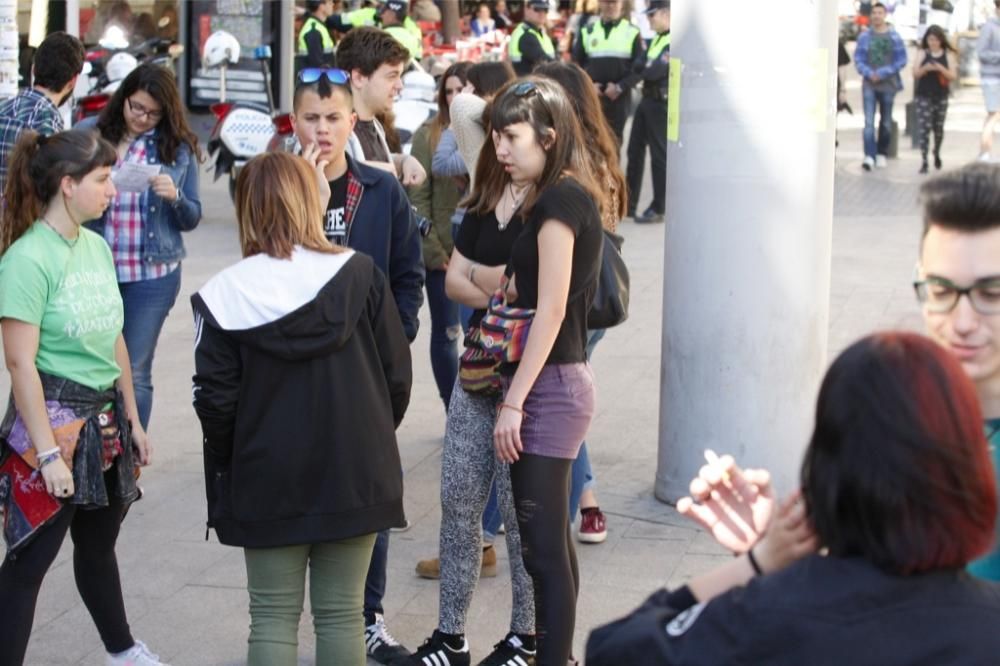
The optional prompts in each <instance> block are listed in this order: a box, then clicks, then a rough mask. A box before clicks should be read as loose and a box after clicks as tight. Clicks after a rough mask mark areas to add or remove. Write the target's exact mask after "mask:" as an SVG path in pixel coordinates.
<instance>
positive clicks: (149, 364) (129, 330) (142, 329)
mask: <svg viewBox="0 0 1000 666" xmlns="http://www.w3.org/2000/svg"><path fill="white" fill-rule="evenodd" d="M118 290H119V291H120V292H121V295H122V301H123V302H124V304H125V327H124V329H123V330H122V335H123V336H124V337H125V346H126V347H128V357H129V362H130V364H131V366H132V385H133V386H134V387H135V402H136V406H137V407H138V408H139V422H140V423H142V427H143V429H145V428H146V427H148V426H149V415H150V413H151V412H152V411H153V354H154V353H155V352H156V341H157V340H159V338H160V331H161V330H162V329H163V322H164V321H166V319H167V314H169V313H170V308H172V307H174V302H175V301H176V300H177V294H178V293H179V292H180V290H181V268H180V266H178V267H177V270H175V271H173V272H172V273H170V274H168V275H165V276H163V277H161V278H156V279H154V280H140V281H139V282H122V283H120V284H119V285H118Z"/></svg>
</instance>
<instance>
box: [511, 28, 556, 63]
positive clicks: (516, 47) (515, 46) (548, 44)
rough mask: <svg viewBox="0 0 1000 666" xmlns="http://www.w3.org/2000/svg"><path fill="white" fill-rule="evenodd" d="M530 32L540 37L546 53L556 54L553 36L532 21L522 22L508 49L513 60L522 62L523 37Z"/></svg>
mask: <svg viewBox="0 0 1000 666" xmlns="http://www.w3.org/2000/svg"><path fill="white" fill-rule="evenodd" d="M528 33H531V34H532V35H534V36H535V37H537V38H538V43H539V44H541V45H542V51H544V52H545V55H547V56H555V54H556V47H555V46H554V45H553V44H552V38H551V37H549V36H548V35H547V34H545V33H544V32H542V31H541V30H539V29H538V28H536V27H535V26H533V25H531V24H530V23H522V24H520V25H519V26H517V28H515V29H514V33H513V34H512V35H511V36H510V47H509V48H508V49H507V55H508V56H510V61H511V62H521V57H522V54H521V38H522V37H524V36H525V35H526V34H528Z"/></svg>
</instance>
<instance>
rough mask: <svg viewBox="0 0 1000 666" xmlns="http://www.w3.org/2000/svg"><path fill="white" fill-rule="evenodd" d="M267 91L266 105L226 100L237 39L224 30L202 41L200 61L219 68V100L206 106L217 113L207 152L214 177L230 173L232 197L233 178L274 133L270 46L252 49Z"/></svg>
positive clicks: (232, 195) (232, 194)
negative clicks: (211, 156)
mask: <svg viewBox="0 0 1000 666" xmlns="http://www.w3.org/2000/svg"><path fill="white" fill-rule="evenodd" d="M253 57H254V60H256V61H257V62H259V63H260V68H261V73H262V74H263V75H264V88H265V90H266V91H267V106H266V107H264V106H263V105H261V104H256V103H253V102H227V101H226V70H227V69H228V68H229V65H230V64H236V63H238V62H239V60H240V43H239V42H238V41H237V40H236V38H235V37H233V35H231V34H229V33H228V32H226V31H224V30H219V31H217V32H214V33H212V34H211V35H210V36H209V38H208V40H206V42H205V49H204V53H203V54H202V64H203V65H204V66H205V67H206V68H213V67H218V68H219V91H220V93H219V101H218V103H216V104H212V105H211V107H209V108H210V109H211V111H212V113H213V114H214V115H215V117H216V123H215V128H214V129H213V130H212V135H211V137H210V138H209V141H208V153H209V155H213V156H214V157H215V180H218V179H219V177H220V176H221V175H222V174H224V173H225V174H228V175H229V196H230V198H233V199H235V196H236V178H237V177H238V176H239V173H240V170H241V169H242V168H243V166H244V165H245V164H246V163H247V162H248V161H250V159H251V158H253V157H256V156H257V155H260V154H261V153H263V152H265V151H266V150H267V147H268V143H269V142H270V141H271V138H272V136H273V135H274V124H273V122H272V118H273V116H274V96H273V94H272V92H271V68H270V60H271V47H269V46H258V47H257V48H255V49H254V53H253Z"/></svg>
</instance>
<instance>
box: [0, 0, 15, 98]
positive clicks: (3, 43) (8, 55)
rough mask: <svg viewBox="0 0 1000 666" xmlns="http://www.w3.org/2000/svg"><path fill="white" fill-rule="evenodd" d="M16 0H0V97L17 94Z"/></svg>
mask: <svg viewBox="0 0 1000 666" xmlns="http://www.w3.org/2000/svg"><path fill="white" fill-rule="evenodd" d="M18 41H19V40H18V32H17V0H0V99H7V98H8V97H13V96H14V95H16V94H17V77H18V65H19V60H18V54H19V43H18Z"/></svg>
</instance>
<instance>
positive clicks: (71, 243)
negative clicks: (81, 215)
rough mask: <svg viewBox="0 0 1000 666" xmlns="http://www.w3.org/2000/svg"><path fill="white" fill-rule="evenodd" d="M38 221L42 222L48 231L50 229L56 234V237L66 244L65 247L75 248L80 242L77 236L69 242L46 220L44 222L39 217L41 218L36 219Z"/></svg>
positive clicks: (43, 219)
mask: <svg viewBox="0 0 1000 666" xmlns="http://www.w3.org/2000/svg"><path fill="white" fill-rule="evenodd" d="M38 219H40V220H41V221H42V222H44V223H45V226H47V227H48V228H49V229H51V230H52V231H54V232H56V235H57V236H59V238H61V239H62V242H63V243H66V245H67V247H76V244H77V242H78V241H79V240H80V236H77V237H76V238H74V239H72V240H70V239H69V238H66V237H65V236H63V234H62V232H61V231H59V230H58V229H56V227H55V225H54V224H52V223H51V222H49V221H48V220H46V219H45V218H44V217H41V218H38Z"/></svg>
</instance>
